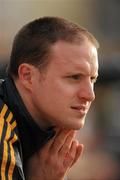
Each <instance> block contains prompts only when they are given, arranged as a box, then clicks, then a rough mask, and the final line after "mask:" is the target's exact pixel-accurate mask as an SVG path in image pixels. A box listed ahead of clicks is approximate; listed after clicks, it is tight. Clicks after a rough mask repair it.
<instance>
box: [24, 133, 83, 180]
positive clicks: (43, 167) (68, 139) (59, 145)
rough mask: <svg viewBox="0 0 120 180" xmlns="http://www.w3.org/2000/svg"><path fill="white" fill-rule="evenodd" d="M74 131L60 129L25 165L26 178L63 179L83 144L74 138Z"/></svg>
mask: <svg viewBox="0 0 120 180" xmlns="http://www.w3.org/2000/svg"><path fill="white" fill-rule="evenodd" d="M74 136H75V131H73V130H60V131H59V132H57V133H56V136H55V137H54V138H53V139H51V140H50V141H49V142H48V143H47V144H46V145H45V146H44V147H43V148H42V149H41V150H40V151H39V152H37V153H35V155H33V156H32V157H31V158H30V160H29V162H28V166H27V173H26V174H27V177H26V179H27V180H63V178H64V177H65V174H66V173H67V172H68V170H69V169H70V168H71V167H72V166H73V164H74V163H75V162H76V161H77V160H78V158H79V157H80V155H81V154H82V151H83V145H82V144H79V143H78V141H77V140H74Z"/></svg>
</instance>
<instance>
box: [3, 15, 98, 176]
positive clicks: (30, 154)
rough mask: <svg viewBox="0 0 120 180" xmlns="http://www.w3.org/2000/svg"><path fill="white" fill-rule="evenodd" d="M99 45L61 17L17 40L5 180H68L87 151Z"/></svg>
mask: <svg viewBox="0 0 120 180" xmlns="http://www.w3.org/2000/svg"><path fill="white" fill-rule="evenodd" d="M97 48H98V43H97V40H96V39H95V38H94V37H93V36H92V35H91V34H90V33H89V32H88V31H87V30H85V29H83V28H82V27H79V26H78V25H76V24H74V23H72V22H69V21H67V20H65V19H62V18H58V17H43V18H40V19H37V20H34V21H32V22H30V23H28V24H27V25H25V26H24V27H23V28H22V29H21V30H20V31H19V32H18V34H17V35H16V37H15V39H14V42H13V47H12V52H11V58H10V64H9V68H8V75H7V78H6V79H5V80H4V81H3V82H2V84H1V90H0V97H1V100H0V104H1V106H0V107H1V114H0V140H1V141H0V149H1V150H0V168H1V179H2V180H3V179H5V178H6V179H29V180H38V179H40V180H62V179H63V178H64V177H65V175H66V173H67V172H68V171H69V169H70V168H71V167H72V166H73V164H74V163H75V162H76V161H77V159H78V158H79V157H80V155H81V153H82V151H83V145H82V144H79V142H78V141H77V140H76V139H75V131H76V130H78V129H80V128H82V127H83V125H84V122H85V117H86V114H87V112H88V110H89V108H90V105H91V102H92V101H93V100H94V99H95V94H94V83H95V81H96V79H97V76H98V57H97Z"/></svg>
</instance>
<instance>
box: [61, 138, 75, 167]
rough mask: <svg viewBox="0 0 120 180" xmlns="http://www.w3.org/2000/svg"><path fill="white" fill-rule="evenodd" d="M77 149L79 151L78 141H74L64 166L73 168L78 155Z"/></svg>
mask: <svg viewBox="0 0 120 180" xmlns="http://www.w3.org/2000/svg"><path fill="white" fill-rule="evenodd" d="M76 149H77V141H75V140H74V141H72V144H71V147H70V150H69V151H68V152H67V153H66V156H65V159H64V162H63V163H64V166H65V167H71V164H72V163H73V161H74V159H75V155H76Z"/></svg>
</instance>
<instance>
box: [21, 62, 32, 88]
mask: <svg viewBox="0 0 120 180" xmlns="http://www.w3.org/2000/svg"><path fill="white" fill-rule="evenodd" d="M33 70H34V66H33V65H30V64H27V63H23V64H20V66H19V68H18V76H19V81H20V83H21V84H22V85H23V86H24V87H25V88H27V89H29V90H30V89H31V86H32V77H33Z"/></svg>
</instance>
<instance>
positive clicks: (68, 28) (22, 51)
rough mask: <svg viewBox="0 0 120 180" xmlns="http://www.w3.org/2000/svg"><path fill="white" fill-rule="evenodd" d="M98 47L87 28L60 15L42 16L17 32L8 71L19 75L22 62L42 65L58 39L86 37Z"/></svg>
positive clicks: (77, 40) (79, 41)
mask: <svg viewBox="0 0 120 180" xmlns="http://www.w3.org/2000/svg"><path fill="white" fill-rule="evenodd" d="M86 38H87V39H88V40H89V41H90V42H92V43H93V44H94V45H95V47H96V48H98V46H99V44H98V42H97V40H96V39H95V37H94V36H93V35H92V34H91V33H89V32H88V31H87V30H86V29H85V28H83V27H81V26H79V25H77V24H75V23H73V22H70V21H68V20H66V19H64V18H60V17H42V18H39V19H36V20H34V21H32V22H30V23H28V24H26V25H25V26H23V28H22V29H21V30H20V31H19V32H18V33H17V34H16V36H15V38H14V41H13V47H12V51H11V57H10V63H9V67H8V73H9V74H10V75H12V76H14V77H17V76H18V67H19V65H20V64H22V63H29V64H32V65H34V66H42V65H43V64H45V63H46V62H47V57H48V55H49V52H50V47H51V45H52V44H54V43H55V42H57V41H58V40H63V41H66V42H78V43H81V42H83V41H84V40H85V39H86Z"/></svg>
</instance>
